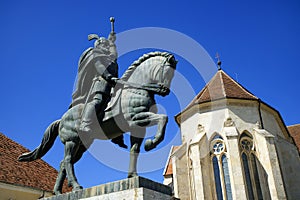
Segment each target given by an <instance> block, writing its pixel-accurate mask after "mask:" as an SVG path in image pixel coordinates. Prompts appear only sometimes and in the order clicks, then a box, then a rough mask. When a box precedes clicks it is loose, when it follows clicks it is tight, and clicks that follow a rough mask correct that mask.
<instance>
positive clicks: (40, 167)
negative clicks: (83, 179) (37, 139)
mask: <svg viewBox="0 0 300 200" xmlns="http://www.w3.org/2000/svg"><path fill="white" fill-rule="evenodd" d="M25 152H29V150H28V149H26V148H25V147H23V146H22V145H20V144H18V143H16V142H14V141H13V140H11V139H9V138H8V137H6V136H5V135H4V134H2V133H0V182H3V183H8V184H13V185H20V186H25V187H31V188H35V189H40V190H43V191H49V192H51V191H52V190H53V187H54V184H55V181H56V177H57V174H58V172H57V171H56V169H54V168H53V167H51V166H50V165H49V164H48V163H46V162H45V161H43V160H41V159H39V160H36V161H33V162H18V157H19V156H20V155H21V154H22V153H25ZM63 191H70V189H68V188H67V185H66V183H65V184H64V188H63Z"/></svg>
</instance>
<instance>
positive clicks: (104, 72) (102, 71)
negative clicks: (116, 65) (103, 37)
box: [95, 60, 116, 85]
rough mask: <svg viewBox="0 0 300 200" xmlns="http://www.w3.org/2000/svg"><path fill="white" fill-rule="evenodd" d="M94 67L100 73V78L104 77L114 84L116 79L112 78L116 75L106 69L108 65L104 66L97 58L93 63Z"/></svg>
mask: <svg viewBox="0 0 300 200" xmlns="http://www.w3.org/2000/svg"><path fill="white" fill-rule="evenodd" d="M110 64H112V63H110ZM108 65H109V64H108ZM95 67H96V70H97V72H98V73H99V74H100V76H101V77H102V78H104V79H105V80H106V81H107V82H109V83H110V84H113V85H115V84H116V79H114V78H116V77H115V76H114V75H113V74H111V73H110V72H109V71H108V70H107V67H108V66H105V65H104V64H103V63H102V62H101V61H100V60H97V61H96V63H95Z"/></svg>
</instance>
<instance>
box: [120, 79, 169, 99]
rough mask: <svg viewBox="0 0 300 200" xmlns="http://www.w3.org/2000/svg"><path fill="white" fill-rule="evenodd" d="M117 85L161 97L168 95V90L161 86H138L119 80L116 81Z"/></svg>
mask: <svg viewBox="0 0 300 200" xmlns="http://www.w3.org/2000/svg"><path fill="white" fill-rule="evenodd" d="M117 83H120V84H122V85H127V86H129V87H131V88H136V89H142V90H147V91H151V92H154V93H156V94H159V95H161V96H166V95H168V94H169V93H170V89H169V88H167V87H165V86H164V85H163V84H138V83H132V82H128V81H123V80H121V79H119V80H117Z"/></svg>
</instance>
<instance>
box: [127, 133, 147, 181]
mask: <svg viewBox="0 0 300 200" xmlns="http://www.w3.org/2000/svg"><path fill="white" fill-rule="evenodd" d="M145 133H146V129H145V128H135V129H133V130H132V131H131V134H130V144H131V148H130V161H129V170H128V178H131V177H135V176H137V169H136V168H137V159H138V155H139V153H140V148H141V144H142V142H143V140H144V136H145ZM137 136H138V137H137Z"/></svg>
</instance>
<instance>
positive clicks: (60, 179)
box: [53, 144, 88, 195]
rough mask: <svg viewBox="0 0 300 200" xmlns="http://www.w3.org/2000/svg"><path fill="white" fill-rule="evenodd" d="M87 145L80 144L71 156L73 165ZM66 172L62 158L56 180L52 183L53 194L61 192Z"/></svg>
mask: <svg viewBox="0 0 300 200" xmlns="http://www.w3.org/2000/svg"><path fill="white" fill-rule="evenodd" d="M87 148H88V147H85V146H84V145H83V144H81V145H80V146H79V148H78V150H77V152H76V154H75V156H73V158H74V160H73V161H72V163H73V165H74V164H75V163H76V162H77V161H78V160H79V159H80V158H81V157H82V155H83V153H84V152H85V151H86V149H87ZM66 176H67V173H66V169H65V161H64V160H62V161H61V163H60V169H59V172H58V175H57V178H56V182H55V185H54V189H53V192H54V194H56V195H58V194H61V193H62V188H63V184H64V180H65V179H66Z"/></svg>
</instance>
